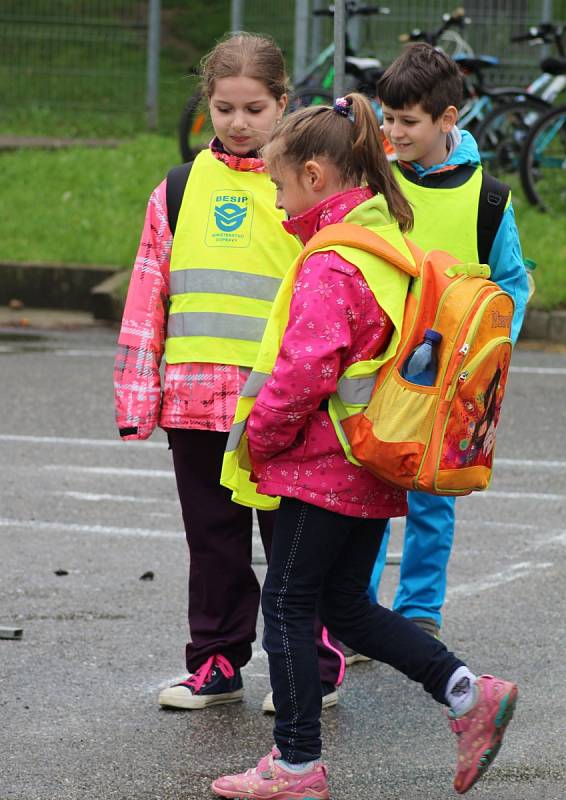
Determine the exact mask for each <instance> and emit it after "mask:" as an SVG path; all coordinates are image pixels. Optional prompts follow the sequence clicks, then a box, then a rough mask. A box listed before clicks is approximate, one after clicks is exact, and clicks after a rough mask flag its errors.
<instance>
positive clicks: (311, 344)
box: [247, 252, 390, 465]
mask: <svg viewBox="0 0 566 800" xmlns="http://www.w3.org/2000/svg"><path fill="white" fill-rule="evenodd" d="M382 320H384V321H385V322H382ZM387 323H388V320H387V317H386V316H385V315H384V314H383V312H382V311H381V309H380V307H379V306H378V304H377V302H376V300H375V298H374V296H373V294H372V292H371V291H370V289H369V287H368V285H367V283H366V282H365V279H364V278H363V276H362V274H361V273H360V272H359V270H358V269H357V268H356V267H355V266H353V265H352V264H349V263H347V262H345V261H344V260H343V259H341V258H340V257H339V256H338V255H337V254H336V253H333V252H331V253H315V254H313V255H312V256H310V258H308V260H307V261H306V262H305V264H304V265H303V268H302V270H301V272H300V274H299V276H298V280H297V282H296V284H295V289H294V295H293V299H292V302H291V309H290V316H289V324H288V326H287V330H286V332H285V334H284V337H283V341H282V344H281V349H280V352H279V355H278V357H277V360H276V363H275V367H274V369H273V372H272V377H271V378H270V379H269V380H268V381H267V383H266V384H265V385H264V387H263V388H262V390H261V391H260V393H259V395H258V397H257V400H256V402H255V404H254V407H253V410H252V412H251V415H250V418H249V420H248V425H247V432H248V437H249V449H250V456H251V458H252V461H253V462H254V463H255V464H257V465H260V464H262V463H264V462H265V461H267V460H268V459H269V458H271V457H273V456H274V455H276V454H277V453H279V452H281V451H283V450H286V449H287V448H288V447H289V446H290V445H291V444H292V443H293V442H294V440H295V438H296V436H297V434H298V433H299V431H300V430H301V429H302V428H303V426H304V425H305V422H306V420H307V418H308V416H309V415H310V414H311V413H312V412H313V411H315V410H316V409H318V408H319V406H320V403H321V401H322V400H324V399H326V398H328V397H329V395H330V394H331V393H332V392H333V391H334V390H335V389H336V385H337V383H338V379H339V377H340V375H341V374H342V372H343V371H344V369H345V368H346V367H347V366H349V364H351V363H353V362H354V361H358V360H361V359H363V358H369V357H371V356H372V355H374V354H375V353H376V352H378V350H380V349H381V344H380V342H383V341H384V340H385V338H386V337H388V336H389V331H390V328H389V326H388V324H387Z"/></svg>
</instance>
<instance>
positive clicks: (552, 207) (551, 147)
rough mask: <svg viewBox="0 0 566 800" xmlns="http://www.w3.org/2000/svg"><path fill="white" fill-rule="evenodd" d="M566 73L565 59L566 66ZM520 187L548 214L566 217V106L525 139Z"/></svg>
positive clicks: (544, 119) (551, 113) (540, 122)
mask: <svg viewBox="0 0 566 800" xmlns="http://www.w3.org/2000/svg"><path fill="white" fill-rule="evenodd" d="M563 74H566V59H564V63H563ZM519 172H520V177H521V185H522V187H523V190H524V192H525V195H526V196H527V199H528V201H529V202H530V203H531V204H532V205H535V206H538V208H539V209H540V210H541V211H543V212H547V213H553V214H555V215H557V216H558V215H559V216H560V217H561V218H562V219H564V215H565V214H566V105H564V106H559V107H558V108H553V109H552V110H551V111H549V112H548V113H547V114H545V115H544V116H541V117H539V119H538V120H537V122H536V124H535V125H534V126H533V127H532V128H531V130H530V132H529V134H528V136H527V137H526V139H525V142H524V145H523V150H522V152H521V160H520V170H519Z"/></svg>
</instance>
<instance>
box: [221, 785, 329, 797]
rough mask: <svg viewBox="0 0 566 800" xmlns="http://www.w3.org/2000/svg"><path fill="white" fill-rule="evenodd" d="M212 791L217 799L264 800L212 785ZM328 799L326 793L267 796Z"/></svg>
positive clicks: (288, 793)
mask: <svg viewBox="0 0 566 800" xmlns="http://www.w3.org/2000/svg"><path fill="white" fill-rule="evenodd" d="M212 791H213V792H214V794H216V795H218V796H219V797H227V798H230V800H258V798H259V800H265V797H266V796H265V797H264V798H260V797H259V795H257V794H242V792H230V791H225V790H222V789H220V790H219V789H215V788H214V783H213V784H212ZM329 798H330V794H329V793H328V791H326V792H314V793H313V792H310V793H309V794H304V792H277V793H275V794H270V795H269V800H329Z"/></svg>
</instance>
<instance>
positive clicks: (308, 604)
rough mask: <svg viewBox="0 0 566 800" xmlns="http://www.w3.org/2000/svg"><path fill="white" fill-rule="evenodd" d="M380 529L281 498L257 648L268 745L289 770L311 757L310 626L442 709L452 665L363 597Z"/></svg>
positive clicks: (316, 731) (316, 738)
mask: <svg viewBox="0 0 566 800" xmlns="http://www.w3.org/2000/svg"><path fill="white" fill-rule="evenodd" d="M385 522H386V520H379V519H357V518H356V517H346V516H343V515H341V514H336V513H335V512H332V511H327V510H326V509H323V508H317V507H316V506H311V505H309V504H308V503H304V502H301V501H299V500H294V499H291V498H287V497H284V498H283V499H282V500H281V507H280V509H279V511H278V512H277V518H276V521H275V531H274V535H273V546H272V551H271V558H270V560H269V566H268V568H267V575H266V578H265V582H264V585H263V592H262V609H263V616H264V621H265V628H264V636H263V646H264V648H265V650H266V651H267V655H268V658H269V673H270V678H271V687H272V689H273V702H274V705H275V728H274V731H273V733H274V738H275V743H276V744H277V746H278V748H279V750H280V751H281V754H282V756H283V758H284V759H286V760H287V761H290V762H291V763H298V762H302V761H312V760H313V759H315V758H319V756H320V750H321V739H320V708H321V689H320V678H319V671H318V662H317V653H316V647H315V639H314V633H313V621H314V617H315V613H316V610H317V607H318V611H319V614H320V617H321V620H322V622H323V624H324V625H326V627H327V628H328V629H329V630H331V631H332V633H333V634H334V635H335V636H336V637H337V638H339V639H340V641H342V642H344V643H345V644H347V645H348V646H349V647H351V648H352V649H354V650H356V651H357V652H358V653H362V654H363V655H367V656H369V657H370V658H372V659H375V660H377V661H382V662H384V663H386V664H390V665H391V666H392V667H394V668H395V669H397V670H399V671H400V672H402V673H404V674H405V675H406V676H407V677H408V678H411V679H412V680H414V681H417V682H419V683H421V684H422V685H423V688H424V689H425V690H426V691H427V692H429V693H430V694H431V695H432V697H434V699H435V700H437V701H438V702H440V703H446V700H445V697H444V695H445V691H446V684H447V682H448V679H449V678H450V676H451V675H452V674H453V672H454V671H455V670H456V669H458V667H460V666H462V662H461V661H460V660H459V659H457V658H456V656H455V655H454V654H453V653H450V652H449V651H448V650H447V649H446V647H445V646H444V645H443V644H442V643H441V642H439V641H438V640H437V639H435V638H433V637H432V636H429V635H428V634H427V633H425V632H424V631H422V630H421V629H420V628H419V627H417V626H416V625H413V623H412V622H410V621H409V620H408V619H405V618H404V617H402V616H401V615H400V614H396V613H395V612H393V611H390V610H389V609H387V608H383V607H382V606H380V605H372V603H371V602H370V599H369V597H368V591H367V586H368V581H369V577H370V571H371V566H372V564H373V562H374V560H375V557H376V555H377V551H378V548H379V545H380V540H381V535H382V533H383V529H384V527H385Z"/></svg>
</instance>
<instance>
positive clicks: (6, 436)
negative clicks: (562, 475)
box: [0, 433, 566, 472]
mask: <svg viewBox="0 0 566 800" xmlns="http://www.w3.org/2000/svg"><path fill="white" fill-rule="evenodd" d="M0 442H22V443H29V444H63V445H82V446H85V447H124V448H125V447H146V448H147V447H149V448H159V449H161V450H164V449H166V448H167V441H166V440H163V441H161V442H150V441H139V440H136V439H132V440H131V441H128V442H122V441H121V440H120V439H85V438H76V437H70V436H69V437H66V436H30V435H23V434H22V435H20V434H11V433H0ZM124 452H125V450H124ZM495 462H496V464H497V466H499V467H532V468H533V469H563V470H564V471H565V472H566V461H548V460H545V459H524V458H499V457H497V456H496V457H495ZM70 469H76V468H75V467H71V468H70Z"/></svg>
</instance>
